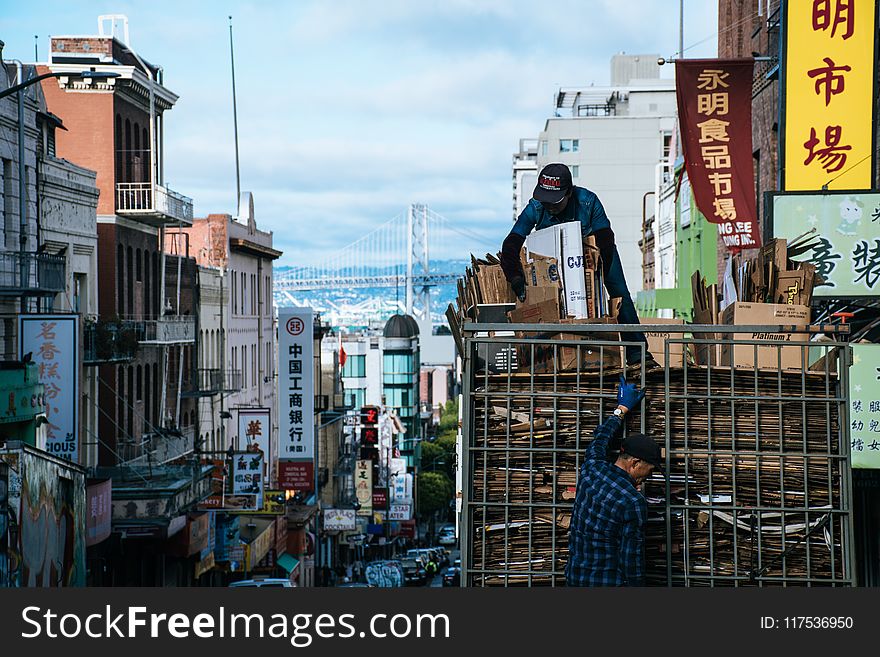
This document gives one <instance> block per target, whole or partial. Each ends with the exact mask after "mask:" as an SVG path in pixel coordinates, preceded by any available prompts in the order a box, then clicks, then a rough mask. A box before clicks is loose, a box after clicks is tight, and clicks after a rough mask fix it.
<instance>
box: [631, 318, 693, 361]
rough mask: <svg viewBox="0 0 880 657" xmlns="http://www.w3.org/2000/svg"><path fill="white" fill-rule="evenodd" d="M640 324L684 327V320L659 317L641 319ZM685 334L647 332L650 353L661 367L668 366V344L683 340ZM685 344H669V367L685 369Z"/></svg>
mask: <svg viewBox="0 0 880 657" xmlns="http://www.w3.org/2000/svg"><path fill="white" fill-rule="evenodd" d="M639 322H640V323H642V324H669V325H671V326H682V325H684V320H681V319H663V318H659V317H644V318H642V317H640V318H639ZM683 335H684V334H683V333H681V332H675V333H672V332H670V331H663V332H654V331H645V338H647V340H648V351H650V352H651V355H652V356H653V357H654V360H655V361H657V363H658V364H659V365H660V366H661V367H665V366H666V343H667V341H668V340H669V339H670V338H671V339H673V340H677V339H681V338H682V336H683ZM684 365H685V357H684V344H682V343H681V342H678V343H676V342H670V343H669V366H670V367H684Z"/></svg>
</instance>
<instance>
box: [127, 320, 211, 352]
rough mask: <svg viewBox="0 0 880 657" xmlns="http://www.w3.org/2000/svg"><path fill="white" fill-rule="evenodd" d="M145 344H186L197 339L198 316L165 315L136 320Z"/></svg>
mask: <svg viewBox="0 0 880 657" xmlns="http://www.w3.org/2000/svg"><path fill="white" fill-rule="evenodd" d="M136 323H137V324H138V325H139V326H140V331H141V333H140V341H141V344H144V345H163V344H185V343H189V342H195V341H196V318H195V317H193V316H192V315H165V316H164V317H159V318H157V319H148V320H141V321H138V322H136Z"/></svg>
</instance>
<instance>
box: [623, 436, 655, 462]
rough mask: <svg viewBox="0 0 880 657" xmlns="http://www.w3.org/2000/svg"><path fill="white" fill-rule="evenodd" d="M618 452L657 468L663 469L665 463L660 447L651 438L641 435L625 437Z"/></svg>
mask: <svg viewBox="0 0 880 657" xmlns="http://www.w3.org/2000/svg"><path fill="white" fill-rule="evenodd" d="M620 451H621V453H623V454H629V455H630V456H634V457H636V458H637V459H641V460H643V461H645V462H646V463H650V464H651V465H653V466H654V467H657V468H661V467H663V466H664V465H665V463H666V461H665V460H664V458H663V451H662V450H661V449H660V445H658V444H657V443H656V442H654V439H653V438H651V437H650V436H646V435H645V434H643V433H634V434H632V435H631V436H627V437H626V438H625V439H624V441H623V445H621V447H620Z"/></svg>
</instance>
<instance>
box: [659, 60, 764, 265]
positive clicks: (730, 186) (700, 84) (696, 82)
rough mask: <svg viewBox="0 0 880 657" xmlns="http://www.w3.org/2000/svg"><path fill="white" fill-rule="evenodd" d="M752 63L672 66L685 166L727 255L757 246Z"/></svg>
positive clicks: (699, 203)
mask: <svg viewBox="0 0 880 657" xmlns="http://www.w3.org/2000/svg"><path fill="white" fill-rule="evenodd" d="M753 67H754V60H752V59H728V60H724V59H686V60H679V61H677V62H675V88H676V97H677V99H678V121H679V126H680V132H681V135H682V148H683V150H684V162H685V168H686V169H687V175H688V180H690V183H691V188H692V189H693V190H694V199H695V200H696V202H697V207H698V208H699V210H700V212H701V213H702V214H703V216H705V217H706V219H708V220H709V221H710V222H711V223H713V224H718V232H719V233H720V234H721V237H722V239H723V240H724V244H725V246H726V247H727V248H728V249H729V250H730V251H739V250H740V249H754V248H757V247H759V246H761V231H760V227H759V225H758V215H757V211H756V208H755V178H754V174H753V169H752V75H753Z"/></svg>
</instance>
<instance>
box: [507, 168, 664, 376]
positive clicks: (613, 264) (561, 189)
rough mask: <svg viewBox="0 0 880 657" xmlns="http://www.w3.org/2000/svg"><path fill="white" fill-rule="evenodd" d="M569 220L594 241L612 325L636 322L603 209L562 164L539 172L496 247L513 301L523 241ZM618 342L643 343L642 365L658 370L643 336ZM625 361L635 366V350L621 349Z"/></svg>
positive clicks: (520, 293) (519, 287)
mask: <svg viewBox="0 0 880 657" xmlns="http://www.w3.org/2000/svg"><path fill="white" fill-rule="evenodd" d="M569 221H578V222H580V224H581V235H582V236H583V237H588V236H590V235H592V236H593V237H594V238H595V239H596V245H597V246H598V247H599V253H600V254H601V256H602V274H603V276H604V280H605V288H606V289H607V290H608V295H609V296H610V297H611V298H612V299H613V298H617V297H620V299H621V303H620V312H619V314H618V317H617V321H618V323H619V324H639V323H640V322H639V316H638V314H637V313H636V307H635V305H634V304H633V300H632V296H631V295H630V293H629V288H628V287H627V284H626V278H625V277H624V274H623V265H622V264H621V262H620V254H619V253H618V252H617V245H616V244H615V242H614V231H612V230H611V222H610V221H608V216H607V215H606V214H605V208H603V207H602V202H601V201H600V200H599V197H598V196H596V194H594V193H593V192H591V191H590V190H589V189H586V188H585V187H578V186H576V185H573V184H572V182H571V171H570V170H569V168H568V166H566V165H565V164H559V163H554V164H548V165H547V166H545V167H544V168H543V169H541V173H540V175H539V176H538V184H537V185H535V190H534V192H533V193H532V200H531V201H529V203H528V205H526V207H525V208H523V211H522V212H521V213H520V215H519V218H518V219H517V220H516V223H515V224H514V225H513V229H512V230H511V231H510V233H509V234H508V236H507V237H506V238H505V240H504V244H503V245H502V247H501V268H502V269H503V270H504V276H505V278H507V281H508V282H509V283H510V286H511V288H513V291H514V293H515V294H516V296H517V298H518V299H519V300H520V301H525V300H526V281H525V274H524V273H523V268H522V262H521V261H520V251H521V250H522V246H523V244H524V243H525V241H526V237H528V236H529V233H531V232H532V231H533V230H542V229H544V228H549V227H551V226H556V225H558V224H562V223H567V222H569ZM624 338H625V339H627V340H630V341H633V342H644V343H645V363H646V367H649V368H653V367H659V366H658V365H657V363H656V362H655V361H654V358H653V357H652V356H651V353H650V352H649V351H648V348H647V339H646V338H645V335H644V333H640V332H639V333H632V334H628V335H626V336H624ZM626 363H627V365H629V366H630V367H632V366H634V365H638V364H641V348H640V347H638V346H637V345H630V346H627V347H626Z"/></svg>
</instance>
